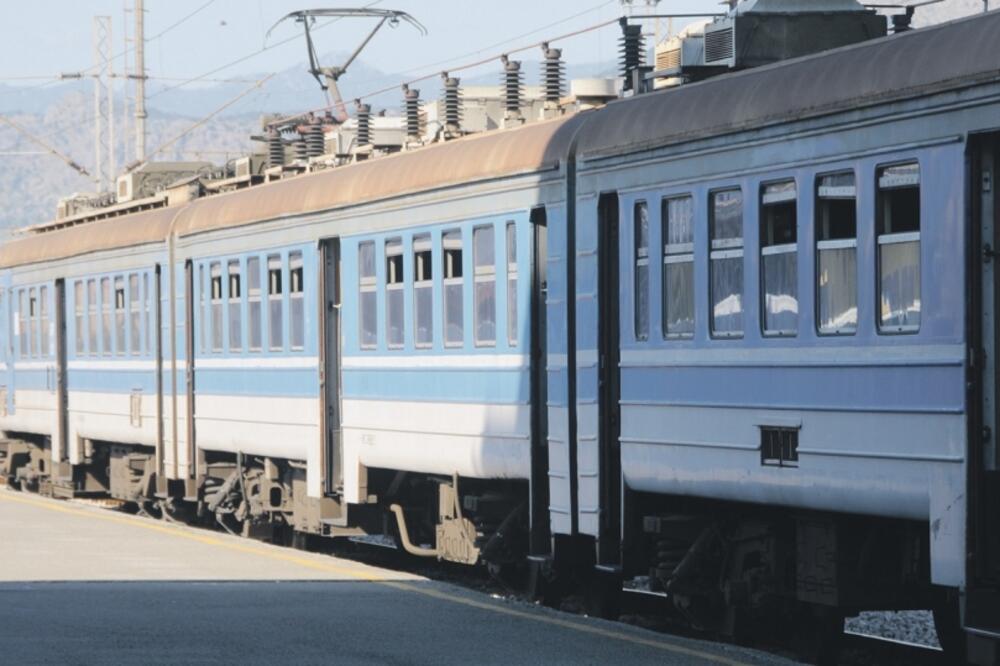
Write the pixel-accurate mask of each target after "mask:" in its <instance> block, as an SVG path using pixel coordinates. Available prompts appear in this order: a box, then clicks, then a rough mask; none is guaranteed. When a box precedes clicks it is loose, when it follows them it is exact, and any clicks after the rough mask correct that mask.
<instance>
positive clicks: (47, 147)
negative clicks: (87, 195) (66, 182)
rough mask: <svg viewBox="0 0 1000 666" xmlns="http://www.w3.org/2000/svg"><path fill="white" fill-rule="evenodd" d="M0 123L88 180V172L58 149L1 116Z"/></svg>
mask: <svg viewBox="0 0 1000 666" xmlns="http://www.w3.org/2000/svg"><path fill="white" fill-rule="evenodd" d="M0 122H2V123H4V124H6V125H9V126H10V127H12V128H13V129H14V130H15V131H17V132H18V133H20V134H21V135H23V136H24V138H26V139H27V140H28V141H31V142H32V143H33V144H35V145H36V146H40V147H42V148H44V149H45V151H46V152H48V153H50V154H52V155H55V156H56V157H58V158H59V159H60V160H62V161H63V162H65V163H66V165H67V166H69V168H71V169H73V170H74V171H76V172H77V173H79V174H80V175H81V176H87V177H88V178H89V177H90V172H88V171H87V170H86V169H84V168H83V167H82V166H80V165H79V164H78V163H77V162H76V161H74V160H73V159H72V158H70V157H69V156H68V155H65V154H63V153H62V152H60V151H59V150H58V149H56V148H54V147H53V146H51V145H49V144H48V143H46V142H45V141H43V140H42V139H40V138H38V137H37V136H35V135H34V134H32V133H31V132H30V131H28V130H27V129H25V128H24V127H22V126H21V125H20V124H19V123H16V122H14V121H13V120H11V119H10V118H7V117H6V116H3V115H0Z"/></svg>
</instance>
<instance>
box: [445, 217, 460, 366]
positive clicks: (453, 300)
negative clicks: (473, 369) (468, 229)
mask: <svg viewBox="0 0 1000 666" xmlns="http://www.w3.org/2000/svg"><path fill="white" fill-rule="evenodd" d="M442 244H443V246H444V247H443V250H444V344H445V346H446V347H461V346H462V344H463V343H464V342H465V331H464V327H465V322H464V319H463V317H464V315H463V303H462V299H463V298H464V295H463V277H462V232H461V231H458V230H455V231H449V232H446V233H445V234H444V235H443V236H442Z"/></svg>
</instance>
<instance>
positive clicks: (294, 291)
mask: <svg viewBox="0 0 1000 666" xmlns="http://www.w3.org/2000/svg"><path fill="white" fill-rule="evenodd" d="M302 270H303V268H302V253H301V252H292V253H290V254H289V255H288V310H289V316H290V317H291V322H290V323H289V330H288V336H289V337H290V338H291V340H290V342H291V345H292V349H304V348H305V346H306V328H305V327H306V310H305V284H304V282H303V275H302Z"/></svg>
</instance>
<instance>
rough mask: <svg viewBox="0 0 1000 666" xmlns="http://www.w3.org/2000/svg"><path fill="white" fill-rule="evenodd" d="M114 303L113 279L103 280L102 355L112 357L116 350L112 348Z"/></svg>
mask: <svg viewBox="0 0 1000 666" xmlns="http://www.w3.org/2000/svg"><path fill="white" fill-rule="evenodd" d="M113 305H114V302H113V301H112V295H111V278H101V353H102V354H104V355H105V356H110V355H111V353H112V351H113V350H114V348H113V347H112V346H111V340H112V337H111V336H112V331H113V330H114V323H113V316H114V309H113V307H112V306H113Z"/></svg>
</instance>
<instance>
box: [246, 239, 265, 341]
mask: <svg viewBox="0 0 1000 666" xmlns="http://www.w3.org/2000/svg"><path fill="white" fill-rule="evenodd" d="M251 264H252V265H253V266H254V267H255V268H254V270H251ZM262 264H263V262H262V261H261V258H260V255H257V254H253V255H250V256H248V257H247V258H246V288H245V289H244V290H243V291H244V292H245V293H246V310H247V311H246V320H247V341H246V348H247V351H249V352H251V353H254V354H259V353H262V352H263V351H264V309H265V308H264V287H263V285H262V284H261V281H262V277H263V275H264V272H263V271H262V270H261V266H262ZM254 272H256V275H254ZM255 292H256V293H255ZM254 305H256V306H257V316H256V317H254V316H253V311H254V307H253V306H254ZM254 333H256V338H257V339H256V342H257V344H256V345H254V344H253V343H254Z"/></svg>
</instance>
